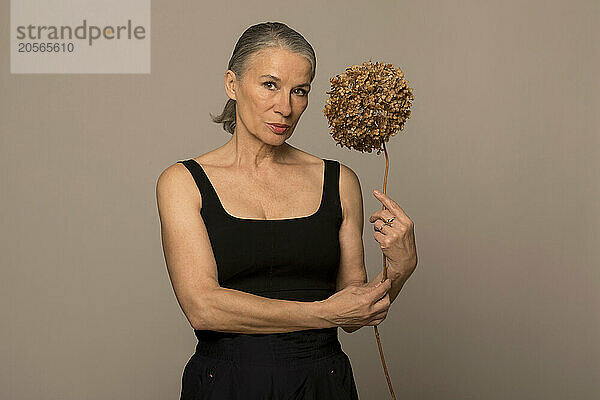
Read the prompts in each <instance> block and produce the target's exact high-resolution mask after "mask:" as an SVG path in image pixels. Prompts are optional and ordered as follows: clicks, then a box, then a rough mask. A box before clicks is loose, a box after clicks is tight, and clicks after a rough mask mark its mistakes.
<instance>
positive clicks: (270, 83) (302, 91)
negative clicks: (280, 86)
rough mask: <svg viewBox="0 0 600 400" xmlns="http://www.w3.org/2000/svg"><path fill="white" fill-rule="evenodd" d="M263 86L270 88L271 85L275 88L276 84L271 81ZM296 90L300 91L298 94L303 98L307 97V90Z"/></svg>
mask: <svg viewBox="0 0 600 400" xmlns="http://www.w3.org/2000/svg"><path fill="white" fill-rule="evenodd" d="M263 85H266V86H267V87H269V85H273V86H275V82H271V81H269V82H265V83H263ZM269 88H270V87H269ZM296 90H299V91H300V92H299V93H298V94H300V95H301V96H306V94H307V92H306V90H304V89H296Z"/></svg>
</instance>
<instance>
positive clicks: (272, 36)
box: [209, 22, 317, 135]
mask: <svg viewBox="0 0 600 400" xmlns="http://www.w3.org/2000/svg"><path fill="white" fill-rule="evenodd" d="M269 47H281V48H284V49H287V50H289V51H292V52H294V53H297V54H299V55H301V56H304V57H306V58H307V59H308V61H309V62H310V64H311V75H310V82H312V80H313V79H314V77H315V71H316V68H317V57H316V55H315V51H314V50H313V48H312V46H311V45H310V43H308V42H307V41H306V39H304V37H303V36H302V35H301V34H299V33H298V32H296V31H295V30H293V29H292V28H290V27H289V26H287V25H286V24H284V23H281V22H263V23H260V24H257V25H252V26H251V27H249V28H248V29H246V30H245V31H244V33H243V34H242V36H240V38H239V39H238V41H237V43H236V45H235V48H234V49H233V54H232V55H231V58H230V59H229V64H228V66H227V69H230V70H231V71H233V72H234V73H235V76H236V77H237V79H242V78H243V76H244V74H245V73H246V69H247V62H248V60H249V59H250V57H251V56H252V55H253V54H254V53H256V52H258V51H260V50H263V49H265V48H269ZM235 104H236V103H235V100H233V99H228V100H227V103H226V104H225V107H224V108H223V112H222V113H221V115H217V116H214V115H212V114H210V113H209V114H210V117H211V119H212V121H213V122H216V123H219V124H223V129H224V130H225V131H227V132H229V133H230V134H232V135H233V133H234V132H235Z"/></svg>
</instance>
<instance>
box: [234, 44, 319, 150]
mask: <svg viewBox="0 0 600 400" xmlns="http://www.w3.org/2000/svg"><path fill="white" fill-rule="evenodd" d="M310 74H311V66H310V62H309V61H308V60H307V59H306V58H305V57H303V56H301V55H299V54H296V53H292V52H290V51H289V50H285V49H281V48H278V47H277V48H268V49H263V50H261V51H259V52H257V53H255V54H254V55H253V56H251V58H250V59H249V61H248V68H247V70H246V74H245V75H244V76H243V78H242V80H239V79H236V77H235V74H234V73H233V72H232V71H230V70H228V71H227V73H226V75H225V88H226V92H227V95H228V96H229V97H230V98H231V99H234V100H235V101H236V108H237V121H236V131H237V132H238V133H239V132H240V130H242V129H243V130H245V131H246V132H247V133H249V134H252V135H254V136H256V137H258V138H259V139H260V140H262V141H263V142H265V143H269V144H272V145H280V144H282V143H283V142H284V141H285V140H286V139H287V138H289V137H290V136H291V135H292V132H293V131H294V129H295V127H296V124H297V123H298V120H299V119H300V115H302V113H303V112H304V110H305V109H306V107H307V106H308V92H309V90H310ZM269 123H275V124H285V125H289V127H288V128H287V130H285V131H284V132H283V133H281V134H278V133H276V132H274V131H273V130H272V129H271V128H270V127H269V125H267V124H269Z"/></svg>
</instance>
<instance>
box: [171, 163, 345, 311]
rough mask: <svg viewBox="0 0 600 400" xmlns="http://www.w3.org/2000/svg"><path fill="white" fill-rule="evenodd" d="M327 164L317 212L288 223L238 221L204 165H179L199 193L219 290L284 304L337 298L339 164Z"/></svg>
mask: <svg viewBox="0 0 600 400" xmlns="http://www.w3.org/2000/svg"><path fill="white" fill-rule="evenodd" d="M323 161H324V179H323V187H322V195H321V203H320V206H319V208H318V210H317V211H316V212H315V213H313V214H311V215H309V216H304V217H297V218H286V219H266V220H264V219H249V218H238V217H234V216H232V215H230V214H229V213H227V211H226V210H225V208H224V207H223V205H222V203H221V201H220V200H219V197H218V195H217V193H216V191H215V189H214V187H213V185H212V184H211V182H210V180H209V178H208V176H207V175H206V173H205V172H204V169H203V168H202V166H201V165H200V164H199V163H198V162H196V161H195V160H194V159H189V160H185V161H178V162H180V163H182V164H183V165H185V166H186V167H187V169H188V170H189V171H190V173H191V174H192V176H193V177H194V180H195V182H196V185H197V186H198V189H199V190H200V194H201V196H202V208H201V210H200V214H201V216H202V218H203V220H204V223H205V225H206V229H207V231H208V235H209V237H210V242H211V246H212V249H213V253H214V256H215V260H216V263H217V270H218V280H219V285H220V286H221V287H226V288H230V289H236V290H240V291H244V292H248V293H252V294H256V295H259V296H263V297H269V298H273V299H281V300H295V301H318V300H324V299H326V298H328V297H329V296H331V295H332V294H334V293H335V285H336V278H337V272H338V266H339V262H340V245H339V236H338V233H339V228H340V224H341V222H342V209H341V203H340V195H339V176H340V163H339V162H338V161H335V160H327V159H323Z"/></svg>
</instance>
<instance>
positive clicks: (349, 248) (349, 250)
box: [336, 163, 406, 333]
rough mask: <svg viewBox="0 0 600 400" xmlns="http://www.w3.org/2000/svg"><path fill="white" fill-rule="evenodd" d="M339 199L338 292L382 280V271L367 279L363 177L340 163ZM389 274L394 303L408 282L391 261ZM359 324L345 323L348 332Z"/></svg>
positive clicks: (391, 296)
mask: <svg viewBox="0 0 600 400" xmlns="http://www.w3.org/2000/svg"><path fill="white" fill-rule="evenodd" d="M339 188H340V202H341V206H342V224H341V225H340V230H339V240H340V253H341V255H340V266H339V268H338V276H337V283H336V292H337V291H339V290H342V289H343V288H345V287H346V286H349V285H353V284H355V285H367V286H374V285H376V284H377V283H379V282H381V280H382V278H383V271H380V272H379V274H378V275H377V276H376V277H375V278H373V279H372V280H371V281H370V282H369V283H367V271H366V268H365V260H364V246H363V230H364V212H363V199H362V190H361V186H360V181H359V179H358V176H357V175H356V173H355V172H354V171H353V170H352V169H351V168H350V167H348V166H346V165H345V164H342V163H340V181H339ZM387 277H388V278H390V279H391V281H392V288H391V289H390V290H389V292H388V293H389V296H390V303H392V302H393V301H394V300H395V299H396V297H397V296H398V293H400V290H402V287H403V286H404V283H405V282H406V279H403V278H402V277H401V276H400V274H399V273H398V272H397V270H396V269H394V268H393V266H392V265H390V263H389V262H388V276H387ZM360 328H361V327H360V326H342V329H344V331H345V332H346V333H352V332H354V331H356V330H358V329H360Z"/></svg>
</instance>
